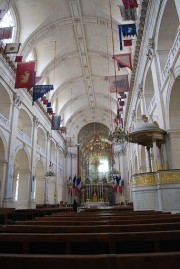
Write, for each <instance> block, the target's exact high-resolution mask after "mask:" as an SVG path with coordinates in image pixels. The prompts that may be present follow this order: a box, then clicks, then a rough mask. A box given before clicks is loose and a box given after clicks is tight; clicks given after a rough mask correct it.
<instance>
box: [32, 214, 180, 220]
mask: <svg viewBox="0 0 180 269" xmlns="http://www.w3.org/2000/svg"><path fill="white" fill-rule="evenodd" d="M143 219H146V220H149V221H151V220H156V219H158V220H159V219H180V215H176V214H174V215H173V214H158V215H136V216H132V215H130V216H128V215H126V216H124V215H123V216H86V215H84V216H83V217H82V216H80V217H79V215H75V216H55V215H51V216H44V217H36V218H35V220H36V221H43V222H44V221H69V222H71V221H140V220H143Z"/></svg>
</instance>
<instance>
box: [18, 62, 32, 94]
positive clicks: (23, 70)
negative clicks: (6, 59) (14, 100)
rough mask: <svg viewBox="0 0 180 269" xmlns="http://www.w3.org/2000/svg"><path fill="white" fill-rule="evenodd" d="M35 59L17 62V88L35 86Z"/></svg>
mask: <svg viewBox="0 0 180 269" xmlns="http://www.w3.org/2000/svg"><path fill="white" fill-rule="evenodd" d="M34 69H35V61H31V62H22V63H17V69H16V81H15V89H18V88H32V87H33V86H34Z"/></svg>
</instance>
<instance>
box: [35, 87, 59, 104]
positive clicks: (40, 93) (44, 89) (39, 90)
mask: <svg viewBox="0 0 180 269" xmlns="http://www.w3.org/2000/svg"><path fill="white" fill-rule="evenodd" d="M53 89H54V87H53V85H35V86H34V87H33V104H34V102H35V101H37V100H38V99H39V98H41V97H43V95H44V94H46V93H48V92H49V91H51V90H53ZM49 107H51V103H50V105H49Z"/></svg>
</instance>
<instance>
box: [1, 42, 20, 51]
mask: <svg viewBox="0 0 180 269" xmlns="http://www.w3.org/2000/svg"><path fill="white" fill-rule="evenodd" d="M20 46H21V43H8V44H6V46H5V49H4V53H5V54H12V53H18V52H19V48H20Z"/></svg>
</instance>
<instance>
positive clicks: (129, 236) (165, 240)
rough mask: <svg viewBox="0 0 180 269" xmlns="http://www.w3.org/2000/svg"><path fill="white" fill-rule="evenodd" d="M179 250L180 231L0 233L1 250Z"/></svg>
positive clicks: (130, 251)
mask: <svg viewBox="0 0 180 269" xmlns="http://www.w3.org/2000/svg"><path fill="white" fill-rule="evenodd" d="M174 251H180V230H174V231H151V232H123V233H63V234H59V233H48V234H47V233H41V234H34V233H0V253H11V254H13V253H14V254H15V253H16V254H44V255H48V254H54V255H55V254H58V255H59V254H72V255H91V254H92V255H93V254H128V253H151V252H152V253H153V252H174Z"/></svg>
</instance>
